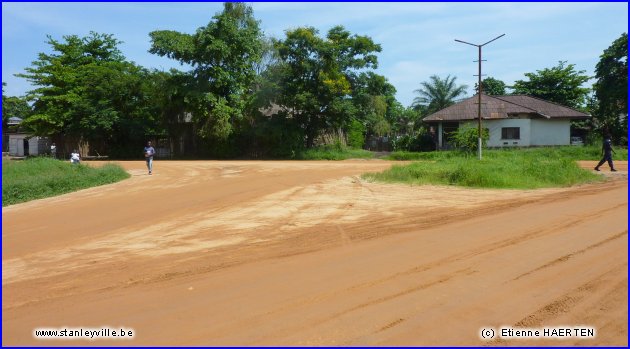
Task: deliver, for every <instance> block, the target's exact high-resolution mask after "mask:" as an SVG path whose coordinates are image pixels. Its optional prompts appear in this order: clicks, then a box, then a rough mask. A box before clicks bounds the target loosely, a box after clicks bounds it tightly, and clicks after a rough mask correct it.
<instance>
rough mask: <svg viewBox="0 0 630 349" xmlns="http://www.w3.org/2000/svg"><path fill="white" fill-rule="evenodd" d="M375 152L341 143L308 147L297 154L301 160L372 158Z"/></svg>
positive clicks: (297, 157)
mask: <svg viewBox="0 0 630 349" xmlns="http://www.w3.org/2000/svg"><path fill="white" fill-rule="evenodd" d="M372 158H374V153H373V152H371V151H368V150H364V149H353V148H350V147H345V146H341V145H329V146H321V147H317V148H312V149H306V150H304V151H302V152H300V153H298V154H297V155H296V159H299V160H346V159H372Z"/></svg>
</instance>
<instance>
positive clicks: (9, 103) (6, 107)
mask: <svg viewBox="0 0 630 349" xmlns="http://www.w3.org/2000/svg"><path fill="white" fill-rule="evenodd" d="M6 85H7V84H6V83H5V82H2V129H3V130H5V131H6V129H7V123H8V121H9V118H12V117H18V118H21V119H26V118H27V117H28V116H29V115H31V112H32V109H31V106H30V105H29V104H28V101H27V100H26V98H25V97H16V96H7V95H5V94H4V87H5V86H6Z"/></svg>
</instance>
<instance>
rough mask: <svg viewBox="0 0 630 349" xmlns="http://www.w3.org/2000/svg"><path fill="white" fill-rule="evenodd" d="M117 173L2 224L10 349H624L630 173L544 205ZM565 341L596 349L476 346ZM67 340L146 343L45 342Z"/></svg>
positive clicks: (159, 169)
mask: <svg viewBox="0 0 630 349" xmlns="http://www.w3.org/2000/svg"><path fill="white" fill-rule="evenodd" d="M120 164H121V165H122V166H123V167H125V168H126V169H127V170H128V171H130V173H131V174H132V178H131V179H129V180H126V181H123V182H120V183H116V184H112V185H107V186H103V187H98V188H92V189H88V190H83V191H79V192H76V193H72V194H67V195H62V196H59V197H55V198H48V199H43V200H37V201H32V202H28V203H24V204H19V205H14V206H9V207H5V208H3V209H2V216H3V217H2V218H3V219H2V242H3V245H2V256H3V257H2V291H3V293H2V312H3V318H2V333H3V334H2V343H3V345H5V346H15V345H45V346H51V345H53V346H57V345H59V346H67V345H81V346H86V345H95V346H109V345H125V346H129V345H131V346H135V345H188V346H190V345H203V346H214V345H406V346H429V345H455V346H463V345H466V346H480V345H516V346H522V345H528V346H543V345H544V346H548V345H560V346H571V345H588V346H591V345H607V346H627V345H628V340H627V338H628V321H627V319H628V312H627V309H628V228H627V226H628V215H627V210H628V197H627V192H628V181H627V162H619V161H617V162H616V164H617V167H618V169H619V170H620V171H619V172H617V173H614V174H613V173H610V172H608V169H607V168H605V167H604V168H603V171H602V175H606V176H609V177H610V178H609V179H608V180H607V181H606V182H604V183H598V184H589V185H583V186H579V187H573V188H562V189H544V190H479V189H464V188H455V187H440V186H406V185H389V184H379V183H370V182H366V181H364V180H362V179H361V178H360V176H359V175H360V174H361V173H364V172H368V171H381V170H384V169H386V168H388V167H390V166H391V165H392V163H391V162H387V161H379V160H370V161H367V160H363V161H362V160H354V161H341V162H326V161H322V162H308V161H304V162H293V161H257V162H255V161H221V162H219V161H156V162H155V165H154V166H155V168H154V175H152V176H148V175H147V174H146V171H145V168H144V162H120ZM581 165H582V166H583V167H585V168H592V167H593V166H594V162H582V163H581ZM560 325H562V326H582V325H583V326H590V327H594V328H595V329H596V331H597V332H596V333H597V336H596V337H595V338H590V339H576V338H572V339H567V340H557V339H553V340H552V339H538V340H506V339H503V340H493V341H485V340H482V339H481V338H480V331H481V329H482V328H493V329H495V330H496V329H498V328H499V327H500V326H510V327H514V328H517V327H526V328H542V327H555V326H560ZM62 326H63V327H73V328H74V327H84V328H88V327H89V328H100V327H103V326H108V327H125V328H131V329H133V330H134V331H135V337H134V339H133V340H127V341H120V340H118V341H116V340H94V341H87V340H74V341H63V340H41V339H35V338H34V336H33V330H34V329H35V328H40V327H55V328H56V327H62Z"/></svg>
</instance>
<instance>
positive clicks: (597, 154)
mask: <svg viewBox="0 0 630 349" xmlns="http://www.w3.org/2000/svg"><path fill="white" fill-rule="evenodd" d="M601 151H602V148H601V147H600V146H584V147H575V146H562V147H539V148H516V149H515V148H512V149H509V148H506V149H484V150H483V157H484V158H486V157H487V158H501V157H506V158H510V157H512V156H515V155H514V154H520V153H525V154H529V155H530V156H532V157H539V158H557V159H569V160H575V161H577V160H600V159H601V158H602V153H601ZM476 156H477V154H476V153H465V152H461V151H457V150H447V151H431V152H420V153H417V152H409V151H396V152H393V153H391V154H390V155H389V156H388V157H387V158H386V159H388V160H400V161H404V160H406V161H410V160H444V159H454V158H458V159H459V158H467V157H473V158H474V157H476ZM614 160H628V149H627V148H620V147H615V154H613V161H614Z"/></svg>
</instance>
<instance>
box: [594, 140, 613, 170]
mask: <svg viewBox="0 0 630 349" xmlns="http://www.w3.org/2000/svg"><path fill="white" fill-rule="evenodd" d="M610 138H611V137H610V134H608V135H606V137H605V138H604V143H603V144H602V155H603V156H604V157H603V158H602V159H601V160H600V162H599V164H597V166H595V171H599V167H600V166H601V165H603V164H604V162H606V161H608V166H610V170H611V171H612V172H616V171H617V170H615V166H614V165H613V161H612V154H613V153H614V152H615V150H613V148H612V141H611V140H610Z"/></svg>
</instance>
